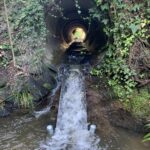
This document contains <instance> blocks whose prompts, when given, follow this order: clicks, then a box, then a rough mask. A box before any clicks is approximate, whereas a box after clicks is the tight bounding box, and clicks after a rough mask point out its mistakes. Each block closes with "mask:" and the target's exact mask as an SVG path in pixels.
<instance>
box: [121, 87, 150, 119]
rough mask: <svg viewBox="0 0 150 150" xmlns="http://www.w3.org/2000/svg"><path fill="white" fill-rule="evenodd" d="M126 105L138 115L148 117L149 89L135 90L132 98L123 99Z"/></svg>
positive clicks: (149, 110) (149, 111)
mask: <svg viewBox="0 0 150 150" xmlns="http://www.w3.org/2000/svg"><path fill="white" fill-rule="evenodd" d="M123 104H124V105H125V107H126V108H127V109H128V110H130V111H131V112H132V113H133V115H135V116H137V117H142V118H145V117H148V116H149V115H150V93H149V91H148V90H147V89H141V90H140V91H137V90H134V92H133V93H132V94H131V96H130V98H129V99H128V100H127V99H125V100H124V101H123Z"/></svg>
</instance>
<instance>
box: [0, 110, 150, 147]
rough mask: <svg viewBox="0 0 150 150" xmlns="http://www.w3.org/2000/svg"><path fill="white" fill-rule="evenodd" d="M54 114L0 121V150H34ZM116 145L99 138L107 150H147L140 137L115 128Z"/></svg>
mask: <svg viewBox="0 0 150 150" xmlns="http://www.w3.org/2000/svg"><path fill="white" fill-rule="evenodd" d="M55 119H56V118H55V114H54V112H51V113H50V114H47V115H46V116H43V117H41V118H39V119H38V120H37V119H35V118H34V117H33V116H32V115H29V114H27V115H19V114H12V115H11V116H10V117H7V118H1V119H0V150H20V149H21V150H34V149H36V148H38V147H39V145H40V143H42V142H43V141H45V140H46V137H47V132H46V127H47V125H48V124H53V125H55V121H56V120H55ZM116 134H117V135H118V136H117V140H118V143H119V145H118V144H116V143H113V142H112V143H111V144H109V145H107V141H103V138H101V142H100V144H102V147H107V148H106V149H108V150H149V147H148V145H145V144H143V143H142V142H141V140H142V135H139V134H137V133H133V132H129V131H127V130H123V129H120V128H116ZM97 135H98V133H97Z"/></svg>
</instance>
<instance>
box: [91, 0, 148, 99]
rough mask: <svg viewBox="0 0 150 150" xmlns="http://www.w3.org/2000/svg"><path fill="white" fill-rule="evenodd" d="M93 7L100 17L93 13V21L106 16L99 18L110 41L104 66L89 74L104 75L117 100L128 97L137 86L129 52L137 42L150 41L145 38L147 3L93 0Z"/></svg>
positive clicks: (146, 35) (135, 72)
mask: <svg viewBox="0 0 150 150" xmlns="http://www.w3.org/2000/svg"><path fill="white" fill-rule="evenodd" d="M95 3H96V5H97V7H98V9H99V13H96V14H95V13H94V17H98V18H99V17H100V16H101V14H106V13H107V14H109V15H108V16H104V15H103V17H101V19H102V22H103V23H104V24H105V29H104V30H105V32H106V34H107V35H108V37H109V40H108V45H107V48H106V50H107V52H106V56H105V59H104V62H103V64H102V65H101V67H97V68H95V69H93V71H92V74H94V75H106V76H107V77H108V79H109V80H108V84H109V85H110V86H112V87H113V89H114V91H115V93H116V94H117V95H118V96H119V97H120V98H123V97H130V94H131V93H132V92H133V90H134V88H135V86H136V85H137V84H138V82H137V80H135V78H136V77H137V76H138V77H139V74H137V73H138V72H137V70H136V69H135V68H133V67H131V66H132V65H131V63H132V61H133V59H132V60H131V50H132V49H133V46H134V44H135V42H136V40H138V41H139V40H141V39H142V40H145V41H147V40H148V38H149V36H148V34H147V32H148V24H149V23H150V22H149V20H148V8H149V7H148V5H149V2H148V1H145V2H142V3H132V2H129V1H128V2H127V1H123V0H112V1H107V2H106V1H102V0H95ZM143 8H144V9H143ZM99 14H100V15H99ZM146 52H148V50H146ZM147 65H148V64H147ZM145 76H146V74H143V78H144V77H145ZM141 77H142V76H141Z"/></svg>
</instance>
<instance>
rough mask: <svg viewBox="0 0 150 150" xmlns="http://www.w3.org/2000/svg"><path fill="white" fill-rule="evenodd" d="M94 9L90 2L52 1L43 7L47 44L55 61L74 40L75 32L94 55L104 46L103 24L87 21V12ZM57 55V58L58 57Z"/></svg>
mask: <svg viewBox="0 0 150 150" xmlns="http://www.w3.org/2000/svg"><path fill="white" fill-rule="evenodd" d="M93 7H95V3H94V2H93V1H92V0H86V2H85V1H83V0H54V1H52V2H49V4H48V5H46V6H45V19H46V25H47V29H48V30H49V34H48V38H47V43H48V46H49V49H51V50H52V51H53V55H54V57H55V55H57V56H56V58H57V59H61V58H59V57H60V56H61V54H63V53H64V52H65V51H66V49H67V48H68V47H69V45H70V43H71V42H73V40H74V38H76V35H75V34H74V33H76V31H77V30H78V31H79V30H80V31H81V33H80V34H82V39H81V42H83V41H84V43H85V44H86V47H87V49H88V50H89V51H90V52H92V53H94V52H97V51H101V49H102V47H104V46H105V45H106V42H107V37H106V34H105V33H104V31H103V27H104V25H103V23H101V21H98V20H96V19H92V20H90V23H89V20H88V19H87V18H89V17H90V14H89V11H90V9H91V8H93ZM58 54H59V56H58Z"/></svg>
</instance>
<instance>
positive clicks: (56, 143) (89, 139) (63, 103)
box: [41, 66, 100, 150]
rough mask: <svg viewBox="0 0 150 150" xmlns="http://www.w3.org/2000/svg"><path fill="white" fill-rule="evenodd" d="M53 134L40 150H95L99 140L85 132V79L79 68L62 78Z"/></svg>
mask: <svg viewBox="0 0 150 150" xmlns="http://www.w3.org/2000/svg"><path fill="white" fill-rule="evenodd" d="M63 80H64V81H63V83H62V85H63V86H62V89H61V95H60V103H59V110H58V116H57V123H56V129H55V133H54V135H53V136H52V137H50V138H49V139H48V140H47V142H46V144H42V145H41V149H46V150H98V149H99V148H98V146H99V145H98V143H99V141H100V140H99V139H98V138H97V137H96V136H95V135H94V131H93V130H94V127H95V126H94V125H93V126H91V127H93V130H92V128H91V130H90V131H89V130H88V123H87V110H86V96H85V95H86V93H85V85H84V75H83V74H82V71H81V70H80V68H79V66H76V67H73V68H71V69H69V70H68V73H67V74H65V75H63Z"/></svg>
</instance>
